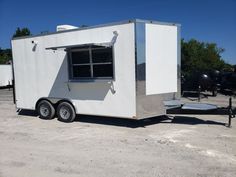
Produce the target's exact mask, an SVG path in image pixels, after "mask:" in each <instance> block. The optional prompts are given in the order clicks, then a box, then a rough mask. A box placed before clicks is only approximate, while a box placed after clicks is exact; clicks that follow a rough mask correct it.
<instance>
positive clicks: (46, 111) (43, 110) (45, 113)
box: [40, 106, 50, 117]
mask: <svg viewBox="0 0 236 177" xmlns="http://www.w3.org/2000/svg"><path fill="white" fill-rule="evenodd" d="M49 112H50V111H49V109H48V107H46V106H41V107H40V114H41V115H42V116H43V117H47V116H48V115H49Z"/></svg>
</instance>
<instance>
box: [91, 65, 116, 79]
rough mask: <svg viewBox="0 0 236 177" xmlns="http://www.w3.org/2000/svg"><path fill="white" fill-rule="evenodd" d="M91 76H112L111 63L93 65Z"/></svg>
mask: <svg viewBox="0 0 236 177" xmlns="http://www.w3.org/2000/svg"><path fill="white" fill-rule="evenodd" d="M93 76H94V77H113V66H112V64H105V65H103V64H101V65H93Z"/></svg>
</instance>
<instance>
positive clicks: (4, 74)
mask: <svg viewBox="0 0 236 177" xmlns="http://www.w3.org/2000/svg"><path fill="white" fill-rule="evenodd" d="M9 86H12V65H11V64H1V65H0V87H9Z"/></svg>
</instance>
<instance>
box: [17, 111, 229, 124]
mask: <svg viewBox="0 0 236 177" xmlns="http://www.w3.org/2000/svg"><path fill="white" fill-rule="evenodd" d="M19 115H24V116H29V117H31V118H32V117H38V115H37V113H36V111H31V110H20V111H19ZM223 121H224V120H222V122H217V121H212V120H203V119H199V118H196V117H191V116H174V117H171V116H166V115H165V116H157V117H152V118H147V119H141V120H132V119H124V118H114V117H99V116H88V115H78V116H77V117H76V119H75V121H74V122H80V123H92V124H101V125H109V126H120V127H128V128H140V127H143V128H145V127H147V126H150V125H155V124H159V123H164V124H186V125H198V124H208V125H222V126H225V123H224V122H223ZM225 121H226V120H225Z"/></svg>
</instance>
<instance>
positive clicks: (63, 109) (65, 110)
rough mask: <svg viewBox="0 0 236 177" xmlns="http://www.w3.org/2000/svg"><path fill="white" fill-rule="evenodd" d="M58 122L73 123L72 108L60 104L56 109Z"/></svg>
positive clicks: (66, 104) (69, 105)
mask: <svg viewBox="0 0 236 177" xmlns="http://www.w3.org/2000/svg"><path fill="white" fill-rule="evenodd" d="M57 116H58V120H60V121H62V122H73V121H74V119H75V117H76V113H75V110H74V108H73V106H72V105H71V104H70V103H67V102H62V103H60V104H59V105H58V107H57Z"/></svg>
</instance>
